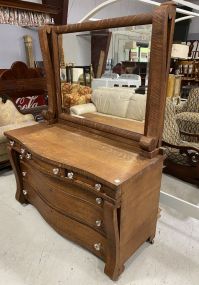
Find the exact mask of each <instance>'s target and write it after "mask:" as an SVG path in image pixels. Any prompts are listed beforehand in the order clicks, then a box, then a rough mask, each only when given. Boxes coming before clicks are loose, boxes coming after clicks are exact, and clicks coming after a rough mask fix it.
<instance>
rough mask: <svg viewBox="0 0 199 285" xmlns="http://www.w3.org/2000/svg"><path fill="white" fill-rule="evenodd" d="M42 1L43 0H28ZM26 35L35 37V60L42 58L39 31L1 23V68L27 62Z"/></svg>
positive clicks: (32, 0)
mask: <svg viewBox="0 0 199 285" xmlns="http://www.w3.org/2000/svg"><path fill="white" fill-rule="evenodd" d="M26 1H29V2H36V3H41V0H26ZM24 35H31V36H32V37H33V51H34V54H35V60H41V59H42V56H41V51H40V46H39V39H38V33H37V31H36V30H30V29H25V28H21V27H18V26H12V25H4V24H0V39H1V42H0V68H9V67H10V66H11V64H12V63H13V62H14V61H16V60H20V61H24V62H26V56H25V48H24V41H23V36H24Z"/></svg>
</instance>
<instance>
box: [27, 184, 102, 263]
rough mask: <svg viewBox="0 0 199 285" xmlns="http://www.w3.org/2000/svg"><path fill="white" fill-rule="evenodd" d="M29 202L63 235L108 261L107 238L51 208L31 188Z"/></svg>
mask: <svg viewBox="0 0 199 285" xmlns="http://www.w3.org/2000/svg"><path fill="white" fill-rule="evenodd" d="M27 200H28V201H29V202H30V203H31V204H32V205H34V206H35V207H36V208H37V209H38V211H39V212H40V213H41V215H42V216H43V217H44V219H45V220H46V221H47V222H48V223H49V224H50V225H51V226H52V227H53V228H54V229H55V230H56V231H57V232H59V233H60V234H61V235H63V236H64V237H66V238H68V239H70V240H72V241H75V242H76V243H78V244H79V245H81V246H83V247H85V248H87V249H88V250H90V251H91V252H93V253H94V254H95V255H97V256H99V257H100V258H102V259H103V260H105V259H106V258H105V257H106V238H105V237H104V236H103V235H101V234H100V233H98V232H97V231H95V230H93V229H92V228H90V227H88V226H86V225H85V224H81V223H79V222H77V221H75V220H73V219H71V218H69V217H67V216H65V215H63V214H61V213H60V212H58V211H56V210H55V209H53V208H52V207H50V206H49V205H48V204H46V203H45V201H43V199H42V198H41V197H40V196H39V195H37V193H36V191H35V190H34V189H33V188H32V187H31V186H29V189H28V196H27Z"/></svg>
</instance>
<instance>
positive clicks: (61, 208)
mask: <svg viewBox="0 0 199 285" xmlns="http://www.w3.org/2000/svg"><path fill="white" fill-rule="evenodd" d="M174 18H175V5H174V4H172V3H171V2H169V4H168V3H166V4H163V5H161V6H160V7H159V8H158V9H156V10H155V11H154V13H153V14H141V15H136V16H128V17H121V18H115V19H108V20H102V21H97V22H85V23H81V24H73V25H67V26H57V27H46V28H44V29H42V30H40V40H41V48H42V53H43V58H44V63H45V68H46V76H47V86H48V94H49V105H48V111H47V112H46V119H47V120H48V124H42V125H37V126H33V127H28V128H23V129H20V130H15V131H9V132H6V136H7V137H8V138H9V140H10V143H9V145H8V149H9V153H10V159H11V162H12V166H13V168H14V171H15V176H16V181H17V192H16V199H17V200H18V201H19V202H20V203H31V204H33V205H34V206H35V207H36V208H37V209H38V210H39V212H40V213H41V215H42V216H43V217H44V219H45V220H46V221H47V222H48V223H49V224H50V225H51V226H52V227H53V228H54V229H55V230H56V231H57V232H59V233H60V234H61V235H63V236H64V237H66V238H68V239H70V240H72V241H75V242H76V243H78V244H80V245H82V246H83V247H85V248H87V249H88V250H89V251H91V252H92V253H94V254H95V255H97V256H98V257H100V258H101V259H103V260H104V262H105V273H106V274H107V275H108V276H109V277H110V278H111V279H113V280H116V279H117V278H118V277H119V275H120V273H121V272H122V271H123V270H124V263H125V262H126V260H127V259H128V258H129V257H130V256H131V255H132V254H133V253H134V252H135V251H136V249H137V248H138V247H139V246H140V245H142V244H143V243H144V242H145V241H147V240H148V241H150V242H153V239H154V237H155V231H156V221H157V213H158V202H159V191H160V182H161V173H162V165H163V157H164V156H163V154H162V153H161V151H160V145H161V135H162V128H163V118H164V107H165V97H166V82H167V77H168V70H169V65H170V53H171V42H172V36H173V29H174ZM151 23H152V24H153V32H152V43H151V60H150V74H149V87H148V90H149V92H148V98H147V112H146V120H145V126H143V127H144V133H138V132H136V131H135V130H134V126H133V125H132V129H131V130H128V131H127V130H126V129H119V128H117V127H114V126H109V125H105V124H103V123H102V122H101V123H100V122H92V121H90V120H87V119H82V118H77V117H73V116H71V115H69V114H66V113H65V112H64V110H62V104H61V94H60V84H61V83H60V69H59V54H58V50H59V48H58V46H59V45H58V35H60V34H62V33H71V32H80V31H94V30H102V29H108V28H114V27H122V26H132V25H144V24H151ZM157 50H158V52H157ZM77 250H78V249H77Z"/></svg>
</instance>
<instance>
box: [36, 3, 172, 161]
mask: <svg viewBox="0 0 199 285" xmlns="http://www.w3.org/2000/svg"><path fill="white" fill-rule="evenodd" d="M175 14H176V5H175V4H174V3H173V2H166V3H163V4H162V5H161V6H159V7H158V8H156V9H155V10H154V12H153V13H152V14H151V13H147V14H139V15H135V16H127V17H120V18H113V19H105V20H100V21H95V22H83V23H78V24H70V25H64V26H53V27H52V26H47V27H43V28H41V29H40V30H39V36H40V43H41V50H42V54H43V60H44V67H45V69H46V77H47V88H48V96H49V100H48V102H49V106H48V111H47V112H46V114H45V118H46V119H47V120H48V122H49V123H50V124H51V123H54V122H57V121H58V122H62V123H63V122H67V123H68V124H74V125H76V126H77V127H79V126H82V128H83V127H87V128H90V129H94V130H97V131H98V132H105V133H109V134H112V135H115V136H119V137H120V138H121V137H122V138H124V139H127V140H133V141H134V142H137V143H138V144H139V148H141V149H142V150H143V151H144V152H145V153H146V154H148V155H149V153H150V155H149V156H150V157H152V156H153V154H154V155H155V154H157V152H158V151H159V147H160V145H161V137H162V131H163V121H164V109H165V100H166V89H167V79H168V74H169V68H170V56H171V45H172V41H173V32H174V26H175ZM147 24H152V37H151V54H150V63H149V84H148V94H147V103H146V114H145V126H144V134H138V133H135V132H133V131H132V132H131V131H127V130H124V129H119V128H117V127H113V126H109V125H104V124H102V123H96V122H92V121H89V120H87V119H82V118H77V117H73V116H71V115H69V114H66V113H63V112H62V103H61V85H60V84H61V81H60V64H59V38H58V36H59V35H60V34H67V33H74V32H84V31H94V30H102V29H108V28H119V27H127V26H138V25H147ZM55 94H56V95H55Z"/></svg>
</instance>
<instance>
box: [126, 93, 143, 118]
mask: <svg viewBox="0 0 199 285" xmlns="http://www.w3.org/2000/svg"><path fill="white" fill-rule="evenodd" d="M146 98H147V96H146V95H142V94H133V95H132V97H131V100H130V101H129V105H128V109H127V113H126V118H128V119H132V120H136V121H144V120H145V111H146Z"/></svg>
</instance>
